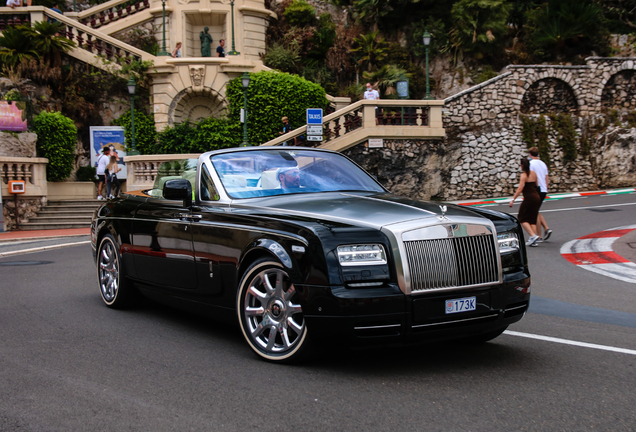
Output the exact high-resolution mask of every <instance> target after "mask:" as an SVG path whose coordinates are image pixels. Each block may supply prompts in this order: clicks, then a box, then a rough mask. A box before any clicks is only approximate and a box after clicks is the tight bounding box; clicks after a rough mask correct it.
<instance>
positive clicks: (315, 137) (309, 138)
mask: <svg viewBox="0 0 636 432" xmlns="http://www.w3.org/2000/svg"><path fill="white" fill-rule="evenodd" d="M307 141H322V135H307Z"/></svg>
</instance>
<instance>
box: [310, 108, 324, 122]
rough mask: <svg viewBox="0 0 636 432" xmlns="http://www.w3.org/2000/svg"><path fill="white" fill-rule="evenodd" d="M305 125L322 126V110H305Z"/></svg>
mask: <svg viewBox="0 0 636 432" xmlns="http://www.w3.org/2000/svg"><path fill="white" fill-rule="evenodd" d="M307 124H308V125H321V124H322V108H307Z"/></svg>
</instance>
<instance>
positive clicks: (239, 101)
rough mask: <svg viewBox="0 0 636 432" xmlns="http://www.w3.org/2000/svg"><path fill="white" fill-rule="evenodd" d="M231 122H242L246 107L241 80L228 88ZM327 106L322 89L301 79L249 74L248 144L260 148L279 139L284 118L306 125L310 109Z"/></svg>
mask: <svg viewBox="0 0 636 432" xmlns="http://www.w3.org/2000/svg"><path fill="white" fill-rule="evenodd" d="M226 95H227V96H226V97H227V99H228V100H229V120H230V121H231V122H234V123H239V117H240V110H241V108H242V107H243V87H242V85H241V80H240V78H235V79H233V80H232V81H230V82H229V83H228V85H227V90H226ZM327 105H328V101H327V98H326V96H325V91H324V89H323V88H322V87H320V86H319V85H317V84H314V83H312V82H309V81H307V80H305V79H303V78H300V77H298V76H294V75H290V74H287V73H277V72H267V71H263V72H257V73H253V74H250V85H249V87H248V90H247V112H248V115H247V126H248V141H249V143H250V144H252V145H259V144H262V143H264V142H266V141H269V140H271V139H273V138H276V137H277V136H278V132H279V131H280V130H281V125H282V124H281V117H283V116H287V117H289V122H290V124H291V125H292V126H294V127H298V126H300V125H303V124H305V123H306V109H307V108H323V109H325V108H326V107H327Z"/></svg>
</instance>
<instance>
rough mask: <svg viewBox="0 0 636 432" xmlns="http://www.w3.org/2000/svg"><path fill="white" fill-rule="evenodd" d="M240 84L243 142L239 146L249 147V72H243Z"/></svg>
mask: <svg viewBox="0 0 636 432" xmlns="http://www.w3.org/2000/svg"><path fill="white" fill-rule="evenodd" d="M241 84H242V85H243V144H241V147H249V143H248V142H247V88H248V87H249V86H250V74H249V73H247V72H243V76H242V77H241Z"/></svg>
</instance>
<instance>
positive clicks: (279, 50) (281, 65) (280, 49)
mask: <svg viewBox="0 0 636 432" xmlns="http://www.w3.org/2000/svg"><path fill="white" fill-rule="evenodd" d="M300 61H301V59H300V55H299V54H298V48H295V49H287V48H285V47H284V46H283V45H279V44H277V43H275V44H274V45H273V46H271V47H270V48H269V49H268V50H267V53H266V54H265V56H264V57H263V63H264V64H265V66H267V67H271V68H272V69H277V70H279V71H282V72H296V71H297V70H298V65H299V64H300Z"/></svg>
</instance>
